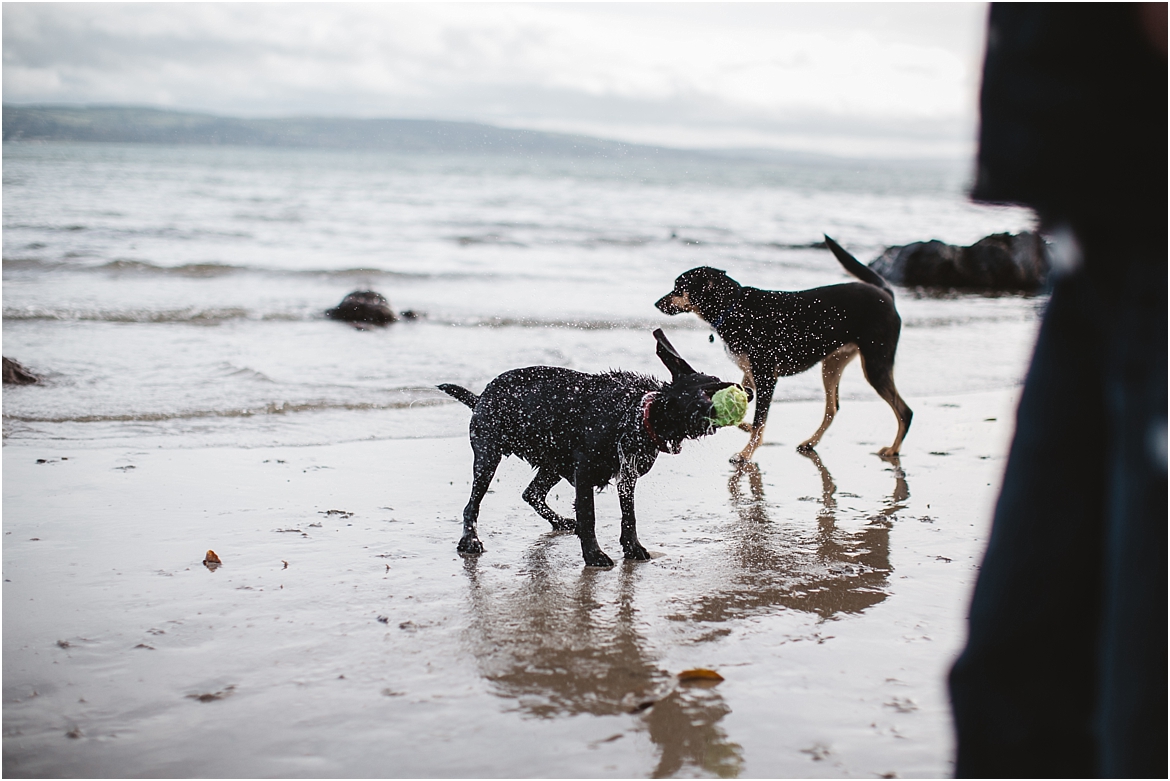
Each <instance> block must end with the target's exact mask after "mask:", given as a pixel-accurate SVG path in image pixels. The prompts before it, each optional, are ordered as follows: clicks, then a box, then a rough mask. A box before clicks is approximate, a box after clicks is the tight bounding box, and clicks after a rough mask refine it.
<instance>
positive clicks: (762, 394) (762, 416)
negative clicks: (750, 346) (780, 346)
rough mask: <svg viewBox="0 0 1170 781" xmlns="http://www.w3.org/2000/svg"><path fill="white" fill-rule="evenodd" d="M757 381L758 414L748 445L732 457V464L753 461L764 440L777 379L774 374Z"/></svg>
mask: <svg viewBox="0 0 1170 781" xmlns="http://www.w3.org/2000/svg"><path fill="white" fill-rule="evenodd" d="M755 381H756V413H755V418H754V419H753V421H752V428H751V436H750V437H748V443H747V445H745V446H744V448H743V450H741V451H740V452H738V453H736V454H735V455H734V456H732V457H731V463H733V464H737V463H745V462H747V461H751V460H752V456H754V455H755V453H756V448H758V447H759V446H760V443H761V442H762V441H763V440H764V426H765V425H766V424H767V422H768V408H769V407H770V406H771V405H772V393H773V392H775V390H776V377H775V375H774V374H772V373H768V374H765V375H764V376H762V377H759V376H757V377H756V378H755Z"/></svg>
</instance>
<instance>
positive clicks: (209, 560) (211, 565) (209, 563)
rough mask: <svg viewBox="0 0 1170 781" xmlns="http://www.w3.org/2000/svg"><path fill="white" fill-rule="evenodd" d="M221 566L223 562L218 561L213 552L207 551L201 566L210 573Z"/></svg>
mask: <svg viewBox="0 0 1170 781" xmlns="http://www.w3.org/2000/svg"><path fill="white" fill-rule="evenodd" d="M221 564H223V562H222V561H220V560H219V556H216V555H215V551H213V550H209V551H207V555H206V556H204V557H203V566H204V567H207V568H208V569H209V570H211V571H212V572H215V570H216V569H217V568H218V567H219V565H221Z"/></svg>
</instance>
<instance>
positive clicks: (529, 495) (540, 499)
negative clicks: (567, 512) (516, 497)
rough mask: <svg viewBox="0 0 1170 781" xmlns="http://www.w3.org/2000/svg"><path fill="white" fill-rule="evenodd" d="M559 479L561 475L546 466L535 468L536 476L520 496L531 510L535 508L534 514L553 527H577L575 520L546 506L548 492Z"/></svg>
mask: <svg viewBox="0 0 1170 781" xmlns="http://www.w3.org/2000/svg"><path fill="white" fill-rule="evenodd" d="M560 481H561V476H560V475H559V474H557V473H556V472H555V471H554V470H552V469H549V468H548V467H543V466H542V467H541V468H540V469H539V470H537V472H536V477H534V478H533V479H532V482H531V483H529V484H528V487H527V488H525V489H524V493H523V494H522V496H523V497H524V501H526V502H528V504H529V505H531V506H532V509H533V510H536V514H537V515H539V516H540V517H541V518H544V519H545V520H546V521H548V522H549V523H551V524H552V527H553V528H554V529H559V530H562V531H571V530H572V529H575V528H577V522H576V521H574V520H572V519H571V518H566V517H565V516H563V515H560V514H558V513H557V512H556V511H554V510H553V509H552V508H551V507H549V506H548V492H549V491H551V490H552V487H553V486H554V485H556V484H557V483H559V482H560Z"/></svg>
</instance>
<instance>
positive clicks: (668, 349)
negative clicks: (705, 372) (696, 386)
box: [654, 328, 698, 380]
mask: <svg viewBox="0 0 1170 781" xmlns="http://www.w3.org/2000/svg"><path fill="white" fill-rule="evenodd" d="M654 338H655V339H657V340H658V349H657V350H655V352H656V353H658V357H659V359H660V360H661V361H662V362H663V363H664V364H666V368H667V369H669V370H670V378H671V379H672V380H677V379H678V378H679V377H681V376H682V375H684V374H698V372H696V371H695V370H694V369H692V368H691V365H690V364H689V363H687V362H686V361H685V360H683V357H682V356H681V355H679V354H678V350H676V349H674V345H673V344H671V343H670V340H669V339H667V338H666V334H664V333H663V332H662V329H661V328H657V329H655V331H654Z"/></svg>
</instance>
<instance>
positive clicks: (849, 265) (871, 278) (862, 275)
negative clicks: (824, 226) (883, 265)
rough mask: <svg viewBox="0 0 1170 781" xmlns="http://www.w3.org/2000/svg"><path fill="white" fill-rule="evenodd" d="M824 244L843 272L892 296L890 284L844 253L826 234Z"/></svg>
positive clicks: (842, 248)
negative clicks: (838, 262) (843, 269)
mask: <svg viewBox="0 0 1170 781" xmlns="http://www.w3.org/2000/svg"><path fill="white" fill-rule="evenodd" d="M825 244H826V245H828V247H829V249H830V250H832V252H833V255H834V256H836V258H837V260H839V261H840V262H841V265H842V266H844V267H845V270H846V271H848V272H849V273H850V274H852V275H853V276H855V277H857V278H858V279H860V280H861V281H862V282H868V283H869V284H871V285H875V286H877V287H880V288H881V289H882V290H884V291H886V292H887V293H889V294H890V295H894V291H893V290H892V289H891V288H890V284H889V283H888V282H886V280H885V279H883V278H882V275H881V274H879V273H877V272H876V271H874V270H873V269H871V268H870V267H869V266H867V265H865V264H864V263H862V262H861V261H860V260H858V259H857V258H855V257H853V256H852V255H850V254H849V253H848V252H846V251H845V248H844V247H842V246H841V245H840V244H838V243H837V242H835V241H833V240H832V239H831V238H829V235H828V234H825Z"/></svg>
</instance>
